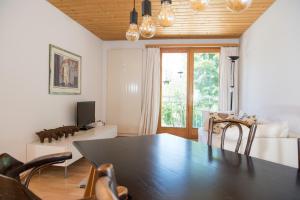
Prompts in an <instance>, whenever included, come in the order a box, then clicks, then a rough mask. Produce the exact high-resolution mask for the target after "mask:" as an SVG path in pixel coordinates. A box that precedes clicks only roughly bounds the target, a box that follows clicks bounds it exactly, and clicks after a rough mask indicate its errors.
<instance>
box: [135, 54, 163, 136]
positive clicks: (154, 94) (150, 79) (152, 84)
mask: <svg viewBox="0 0 300 200" xmlns="http://www.w3.org/2000/svg"><path fill="white" fill-rule="evenodd" d="M145 54H146V55H145V56H146V59H145V60H146V62H145V63H144V64H143V75H142V82H143V94H142V115H141V120H140V127H139V135H152V134H156V130H157V125H158V117H159V106H160V49H159V48H147V49H146V52H145Z"/></svg>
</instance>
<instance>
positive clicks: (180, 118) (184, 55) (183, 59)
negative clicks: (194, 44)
mask: <svg viewBox="0 0 300 200" xmlns="http://www.w3.org/2000/svg"><path fill="white" fill-rule="evenodd" d="M187 72H188V51H187V50H185V49H166V50H162V51H161V109H160V120H159V127H158V132H161V133H163V132H167V133H172V134H175V135H178V136H181V137H187V132H188V129H187V116H188V112H187V78H188V76H187V74H188V73H187Z"/></svg>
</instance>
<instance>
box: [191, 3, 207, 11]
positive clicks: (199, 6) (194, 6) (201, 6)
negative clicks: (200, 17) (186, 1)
mask: <svg viewBox="0 0 300 200" xmlns="http://www.w3.org/2000/svg"><path fill="white" fill-rule="evenodd" d="M190 2H191V6H192V9H193V10H195V11H197V12H199V11H203V10H204V9H205V8H206V7H207V6H208V3H209V0H190Z"/></svg>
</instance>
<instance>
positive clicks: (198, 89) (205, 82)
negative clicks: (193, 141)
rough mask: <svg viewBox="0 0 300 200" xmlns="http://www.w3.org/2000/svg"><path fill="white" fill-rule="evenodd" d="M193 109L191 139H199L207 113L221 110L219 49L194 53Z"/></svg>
mask: <svg viewBox="0 0 300 200" xmlns="http://www.w3.org/2000/svg"><path fill="white" fill-rule="evenodd" d="M191 57H192V68H193V70H192V73H193V74H192V77H191V80H192V82H193V83H192V86H193V87H192V89H191V91H190V92H191V93H192V98H193V99H192V102H191V104H192V108H191V113H190V119H191V121H192V124H191V127H190V134H189V136H190V137H191V138H197V137H198V129H199V128H203V127H204V126H205V125H204V123H205V119H204V117H205V113H207V114H208V112H211V111H214V112H215V111H218V109H219V82H220V78H219V62H220V58H219V57H220V50H219V49H217V48H216V49H213V48H209V49H195V50H193V51H192V55H191Z"/></svg>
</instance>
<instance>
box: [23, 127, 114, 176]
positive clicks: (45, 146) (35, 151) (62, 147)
mask: <svg viewBox="0 0 300 200" xmlns="http://www.w3.org/2000/svg"><path fill="white" fill-rule="evenodd" d="M115 137H117V126H113V125H106V126H96V127H95V128H92V129H89V130H86V131H79V132H76V133H75V135H74V136H71V135H69V137H68V138H64V137H63V138H61V139H59V140H58V141H56V140H54V139H53V140H52V143H48V140H47V139H46V140H45V142H44V143H41V142H40V140H36V141H34V142H32V143H30V144H27V150H26V151H27V152H26V155H27V156H26V159H27V161H30V160H32V159H35V158H37V157H40V156H44V155H48V154H54V153H61V152H72V159H71V160H67V161H66V162H64V163H62V164H57V165H56V166H61V167H65V176H67V167H68V166H69V165H71V164H72V163H74V162H75V161H77V160H79V159H80V158H81V157H82V155H81V154H80V153H79V151H78V150H77V149H76V148H75V147H74V145H73V141H80V140H95V139H107V138H115Z"/></svg>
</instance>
